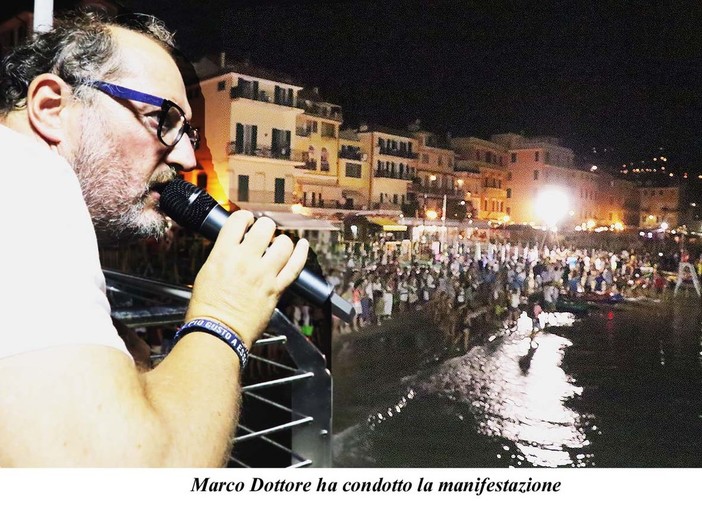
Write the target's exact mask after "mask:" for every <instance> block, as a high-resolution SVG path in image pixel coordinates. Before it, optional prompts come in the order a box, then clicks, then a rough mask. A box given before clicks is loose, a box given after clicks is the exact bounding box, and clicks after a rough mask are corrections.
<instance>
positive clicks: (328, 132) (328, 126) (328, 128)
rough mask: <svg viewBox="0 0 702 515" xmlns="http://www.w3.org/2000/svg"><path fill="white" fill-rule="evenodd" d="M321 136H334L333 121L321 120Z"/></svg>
mask: <svg viewBox="0 0 702 515" xmlns="http://www.w3.org/2000/svg"><path fill="white" fill-rule="evenodd" d="M322 137H323V138H336V127H335V126H334V124H333V123H326V122H322Z"/></svg>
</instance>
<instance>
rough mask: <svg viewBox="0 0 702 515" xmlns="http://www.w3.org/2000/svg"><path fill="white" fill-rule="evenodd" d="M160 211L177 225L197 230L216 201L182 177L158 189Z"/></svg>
mask: <svg viewBox="0 0 702 515" xmlns="http://www.w3.org/2000/svg"><path fill="white" fill-rule="evenodd" d="M159 193H160V195H161V199H160V200H159V207H160V209H161V211H163V212H164V213H166V214H167V215H168V216H170V217H171V218H172V219H173V220H175V222H176V223H177V224H178V225H182V226H183V227H186V228H188V229H192V230H194V231H197V230H199V229H200V226H201V225H202V222H204V221H205V218H207V215H208V214H209V213H210V211H212V209H213V208H214V207H215V206H217V201H216V200H215V199H213V198H212V197H211V196H210V195H209V194H208V193H207V192H206V191H204V190H202V189H201V188H198V187H197V186H195V185H194V184H190V183H189V182H185V181H184V180H182V179H174V180H172V181H171V182H169V183H168V184H166V185H165V186H164V187H163V188H162V189H161V190H160V192H159Z"/></svg>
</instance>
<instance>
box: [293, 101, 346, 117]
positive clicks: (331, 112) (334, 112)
mask: <svg viewBox="0 0 702 515" xmlns="http://www.w3.org/2000/svg"><path fill="white" fill-rule="evenodd" d="M297 107H299V108H300V109H304V110H305V113H307V114H311V115H314V116H319V117H320V118H327V119H329V120H337V121H341V108H340V107H327V106H321V105H317V104H313V103H309V102H308V101H305V100H298V101H297Z"/></svg>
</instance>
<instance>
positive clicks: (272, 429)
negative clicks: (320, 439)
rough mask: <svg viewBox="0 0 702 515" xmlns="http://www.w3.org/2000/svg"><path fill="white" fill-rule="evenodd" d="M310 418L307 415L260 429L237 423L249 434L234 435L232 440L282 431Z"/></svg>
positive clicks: (299, 424) (244, 439)
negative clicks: (254, 429)
mask: <svg viewBox="0 0 702 515" xmlns="http://www.w3.org/2000/svg"><path fill="white" fill-rule="evenodd" d="M312 420H314V419H313V418H312V417H309V418H306V419H303V420H294V421H292V422H286V423H285V424H280V425H278V426H273V427H269V428H266V429H261V430H260V431H252V430H251V429H249V428H247V427H244V426H242V425H241V424H239V426H240V427H242V428H243V429H246V430H247V431H249V434H246V435H242V436H236V437H234V439H233V440H232V442H233V443H240V442H245V441H246V440H251V439H252V438H257V437H260V436H264V435H270V434H273V433H279V432H280V431H284V430H286V429H290V428H293V427H297V426H301V425H304V424H307V423H309V422H311V421H312Z"/></svg>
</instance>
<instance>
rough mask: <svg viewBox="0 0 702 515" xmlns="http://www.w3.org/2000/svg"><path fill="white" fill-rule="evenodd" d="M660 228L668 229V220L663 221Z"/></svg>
mask: <svg viewBox="0 0 702 515" xmlns="http://www.w3.org/2000/svg"><path fill="white" fill-rule="evenodd" d="M661 229H663V230H664V231H667V230H668V222H663V223H662V224H661Z"/></svg>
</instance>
